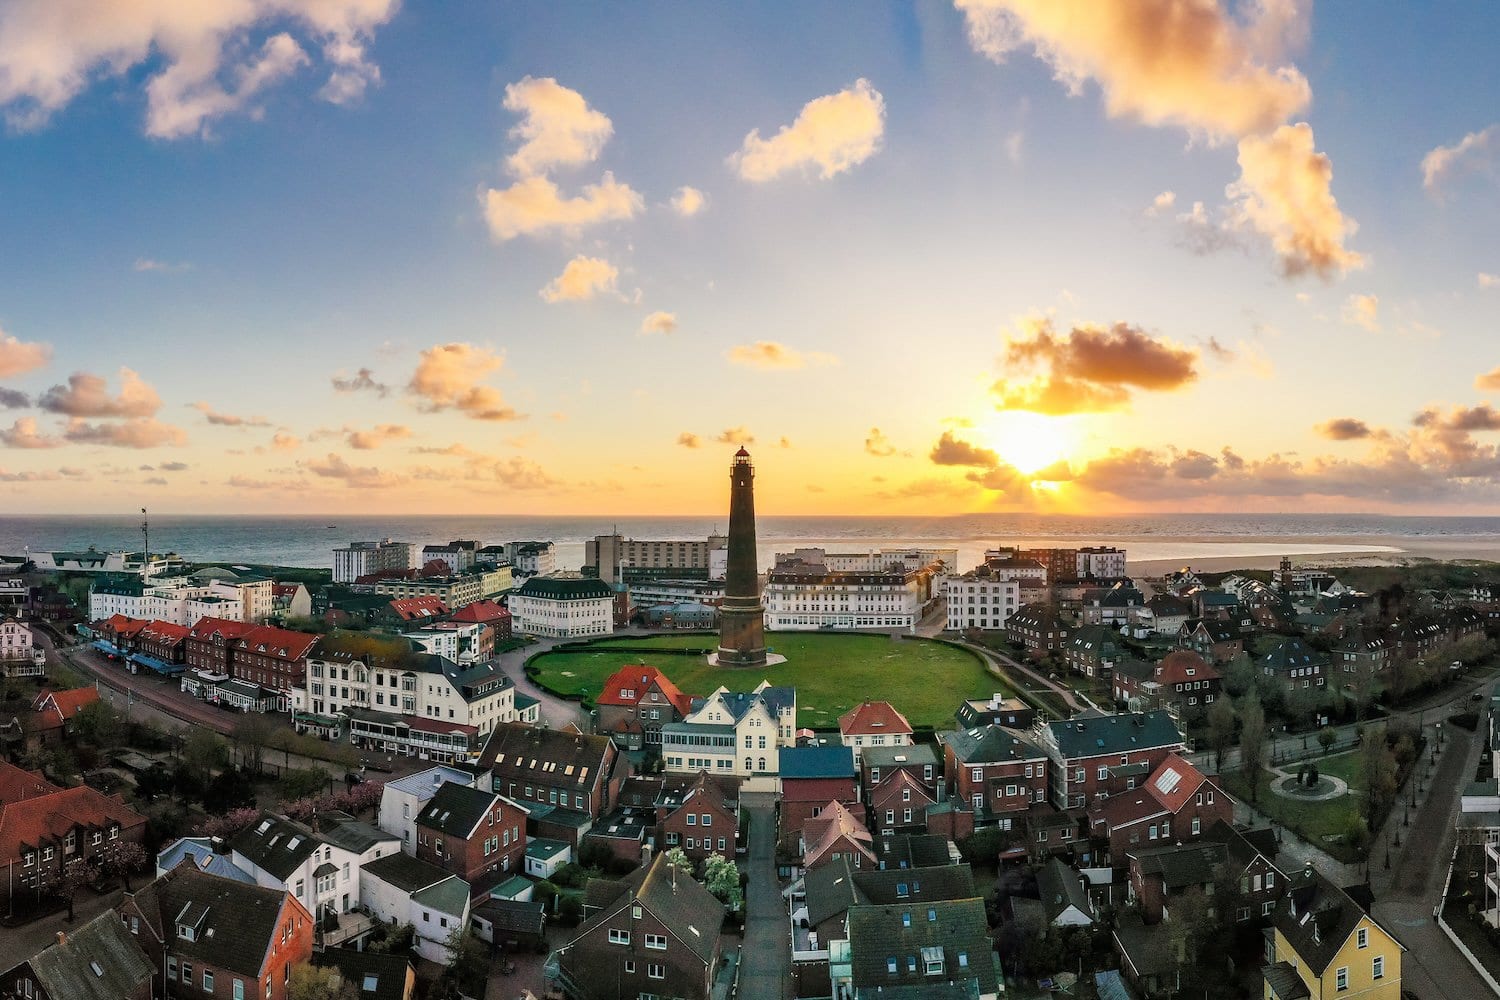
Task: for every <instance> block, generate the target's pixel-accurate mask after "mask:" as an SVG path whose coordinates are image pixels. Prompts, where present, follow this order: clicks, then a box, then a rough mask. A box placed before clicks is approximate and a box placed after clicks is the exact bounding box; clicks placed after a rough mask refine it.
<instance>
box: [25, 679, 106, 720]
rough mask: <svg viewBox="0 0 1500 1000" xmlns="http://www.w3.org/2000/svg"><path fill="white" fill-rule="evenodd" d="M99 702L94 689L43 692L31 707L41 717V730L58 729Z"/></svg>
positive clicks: (97, 693)
mask: <svg viewBox="0 0 1500 1000" xmlns="http://www.w3.org/2000/svg"><path fill="white" fill-rule="evenodd" d="M98 700H99V692H98V691H97V690H96V689H94V688H74V689H73V690H71V691H43V692H42V693H41V694H39V695H37V696H36V700H35V701H33V702H32V703H31V707H32V708H33V709H35V710H36V711H37V713H38V714H39V715H40V716H41V718H40V719H38V720H37V727H38V728H40V729H58V728H61V727H62V726H63V725H64V724H66V723H67V721H68V720H69V719H71V718H73V717H74V716H76V715H77V714H78V713H79V712H81V711H83V709H84V707H85V706H87V705H92V704H93V703H94V702H96V701H98Z"/></svg>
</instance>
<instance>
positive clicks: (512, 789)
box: [479, 722, 629, 848]
mask: <svg viewBox="0 0 1500 1000" xmlns="http://www.w3.org/2000/svg"><path fill="white" fill-rule="evenodd" d="M619 761H620V750H619V748H618V747H616V746H615V744H614V741H612V740H610V739H609V738H608V737H607V736H585V735H583V734H582V733H578V732H571V731H567V730H556V729H540V728H538V727H535V726H529V725H526V724H524V723H518V722H507V723H502V724H501V725H498V726H496V727H495V728H494V729H492V730H491V731H490V736H489V740H488V741H487V742H486V743H485V745H484V750H483V752H482V753H481V754H480V756H479V764H480V766H481V767H484V768H485V769H487V770H488V771H489V772H490V774H491V782H492V784H491V787H492V789H493V790H494V791H496V792H498V793H499V794H501V795H503V796H505V797H506V798H508V799H510V800H511V801H513V802H517V803H519V804H520V805H521V806H522V807H523V808H527V807H529V806H530V805H531V804H533V803H535V804H538V805H540V804H546V805H550V806H556V807H557V808H558V809H560V810H570V811H572V812H573V813H581V814H583V815H584V816H586V817H588V818H589V819H590V820H597V819H598V818H599V817H600V816H602V815H603V814H604V813H606V812H608V811H609V809H610V808H611V807H612V806H613V804H614V801H615V797H616V796H617V795H618V794H619V791H620V783H621V782H622V781H623V780H624V779H625V776H626V773H627V772H628V770H629V767H628V766H624V767H622V766H619ZM577 830H578V827H577V826H575V825H571V824H570V825H567V826H558V827H557V828H556V829H553V828H552V827H550V826H549V827H548V829H547V830H545V831H544V830H543V829H542V827H541V826H540V825H539V826H538V828H537V830H536V831H535V832H536V834H537V836H548V837H555V838H557V839H560V840H566V841H567V842H568V843H570V844H572V845H573V846H574V847H575V848H576V847H577V846H578V833H577Z"/></svg>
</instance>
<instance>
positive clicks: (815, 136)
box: [729, 79, 885, 183]
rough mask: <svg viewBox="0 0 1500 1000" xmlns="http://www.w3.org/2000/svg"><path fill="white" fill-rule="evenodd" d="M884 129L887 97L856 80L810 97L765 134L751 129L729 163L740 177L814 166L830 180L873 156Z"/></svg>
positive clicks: (762, 177)
mask: <svg viewBox="0 0 1500 1000" xmlns="http://www.w3.org/2000/svg"><path fill="white" fill-rule="evenodd" d="M884 133H885V98H883V97H881V96H880V92H879V91H877V90H876V89H875V88H874V87H873V86H871V85H870V81H869V80H865V79H860V80H856V81H855V82H854V83H853V84H852V85H851V86H849V87H846V88H844V89H843V90H841V91H839V92H838V93H836V94H828V95H826V96H824V97H819V98H815V99H814V100H811V101H808V102H807V104H805V105H804V106H803V108H802V112H801V113H800V114H798V115H797V120H796V121H794V122H792V124H790V125H783V126H782V127H781V130H780V131H778V132H777V133H776V134H775V135H774V136H772V137H771V138H769V139H762V138H761V137H760V130H759V129H752V130H751V131H750V134H749V135H747V136H745V141H744V143H743V145H741V147H740V150H739V152H737V153H735V154H734V155H733V156H731V157H730V158H729V163H730V165H731V166H732V167H734V169H735V170H736V171H737V172H738V173H739V175H740V177H741V178H743V179H744V180H747V181H753V182H757V183H758V182H761V181H769V180H773V179H775V178H776V177H779V176H780V175H781V174H784V173H786V172H788V171H793V170H805V169H806V168H808V167H812V166H816V167H817V168H818V173H819V176H820V177H822V178H823V179H824V180H828V179H829V178H831V177H835V176H837V175H838V174H841V173H843V172H844V171H846V170H849V169H852V168H853V167H855V166H858V165H859V164H861V163H863V162H864V161H865V160H868V159H869V158H870V157H871V156H874V155H875V152H876V150H878V149H879V148H880V140H881V136H882V135H884Z"/></svg>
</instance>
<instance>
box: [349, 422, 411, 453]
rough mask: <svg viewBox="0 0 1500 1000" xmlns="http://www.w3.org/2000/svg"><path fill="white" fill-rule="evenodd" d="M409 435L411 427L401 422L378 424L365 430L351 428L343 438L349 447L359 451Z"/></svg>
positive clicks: (371, 448)
mask: <svg viewBox="0 0 1500 1000" xmlns="http://www.w3.org/2000/svg"><path fill="white" fill-rule="evenodd" d="M409 437H411V428H410V427H405V426H403V425H401V424H379V425H377V426H375V427H372V428H370V429H369V430H367V431H361V430H351V431H350V432H349V433H348V435H347V436H346V437H345V438H344V441H345V442H346V443H347V444H348V445H349V447H351V448H354V449H356V450H359V451H371V450H373V449H375V448H379V447H380V446H381V445H383V444H387V443H389V442H391V441H399V440H400V439H402V438H409Z"/></svg>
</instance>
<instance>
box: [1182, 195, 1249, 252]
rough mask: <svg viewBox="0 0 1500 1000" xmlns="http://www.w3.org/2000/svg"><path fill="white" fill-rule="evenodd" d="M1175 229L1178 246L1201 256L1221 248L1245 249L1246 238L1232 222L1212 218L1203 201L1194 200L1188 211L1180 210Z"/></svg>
mask: <svg viewBox="0 0 1500 1000" xmlns="http://www.w3.org/2000/svg"><path fill="white" fill-rule="evenodd" d="M1175 218H1176V223H1177V226H1176V229H1175V231H1174V235H1175V239H1176V243H1177V245H1178V246H1180V247H1182V248H1183V249H1185V250H1188V251H1190V252H1191V253H1194V254H1197V255H1198V256H1200V257H1205V256H1207V255H1208V254H1213V253H1218V252H1219V251H1221V250H1234V249H1239V250H1243V249H1244V248H1245V244H1244V240H1243V239H1242V238H1241V236H1240V233H1239V231H1238V230H1237V229H1235V228H1234V225H1233V223H1232V222H1226V221H1222V220H1216V219H1214V218H1212V217H1211V216H1210V215H1209V213H1208V209H1207V208H1205V207H1204V205H1203V202H1201V201H1195V202H1193V207H1192V208H1190V209H1189V210H1188V211H1186V212H1179V213H1178V214H1177V216H1176V217H1175Z"/></svg>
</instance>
